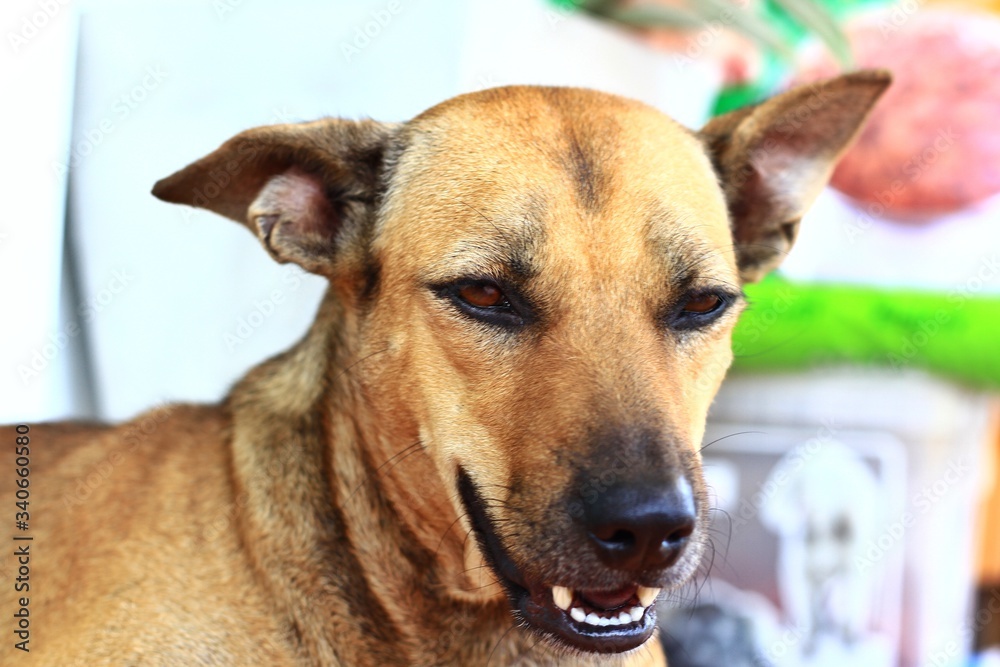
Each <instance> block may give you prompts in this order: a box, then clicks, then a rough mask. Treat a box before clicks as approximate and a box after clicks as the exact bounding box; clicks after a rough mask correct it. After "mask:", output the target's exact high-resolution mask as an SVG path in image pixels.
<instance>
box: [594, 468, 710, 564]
mask: <svg viewBox="0 0 1000 667" xmlns="http://www.w3.org/2000/svg"><path fill="white" fill-rule="evenodd" d="M584 521H585V524H584V528H585V530H586V531H587V533H588V535H589V538H590V542H591V545H592V547H593V549H594V551H595V555H596V556H597V557H598V558H599V559H600V560H601V562H602V563H604V564H605V565H607V566H608V567H611V568H614V569H618V570H632V571H639V570H651V569H665V568H668V567H671V566H672V565H673V564H674V563H676V562H677V561H678V559H679V558H680V557H681V554H682V553H683V551H684V549H685V548H686V547H687V543H688V542H689V539H690V538H691V536H692V535H693V534H694V532H695V524H696V516H695V507H694V498H693V496H692V494H691V490H690V485H688V484H687V483H686V481H685V480H684V479H683V478H680V479H679V480H676V481H674V482H673V484H672V485H670V484H668V485H662V484H657V485H650V486H643V485H638V484H636V485H621V486H619V487H612V488H610V489H608V490H607V491H606V492H605V494H604V495H603V496H602V498H601V502H600V503H593V504H592V505H590V506H588V508H587V512H586V515H585V519H584Z"/></svg>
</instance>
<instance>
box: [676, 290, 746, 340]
mask: <svg viewBox="0 0 1000 667" xmlns="http://www.w3.org/2000/svg"><path fill="white" fill-rule="evenodd" d="M735 299H736V295H727V294H726V293H725V292H718V291H705V292H700V291H699V292H693V293H690V294H688V295H687V296H686V297H685V298H684V299H683V300H682V301H680V302H679V303H678V304H677V305H676V306H674V309H673V311H672V312H671V314H670V315H669V316H668V321H669V323H670V326H671V327H672V328H674V329H678V330H684V329H699V328H701V327H706V326H708V325H709V324H711V323H712V322H714V321H715V320H717V319H718V318H719V317H720V316H721V315H722V314H723V313H724V312H726V308H727V307H728V306H729V304H730V303H732V302H733V301H734V300H735Z"/></svg>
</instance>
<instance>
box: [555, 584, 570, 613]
mask: <svg viewBox="0 0 1000 667" xmlns="http://www.w3.org/2000/svg"><path fill="white" fill-rule="evenodd" d="M552 601H553V602H555V603H556V606H557V607H559V608H560V609H562V610H563V611H566V610H567V609H569V604H570V603H571V602H572V601H573V591H571V590H570V589H568V588H566V587H565V586H553V587H552Z"/></svg>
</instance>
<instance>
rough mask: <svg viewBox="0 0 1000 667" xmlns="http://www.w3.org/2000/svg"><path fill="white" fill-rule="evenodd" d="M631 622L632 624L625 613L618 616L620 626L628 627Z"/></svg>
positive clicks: (630, 618) (629, 617)
mask: <svg viewBox="0 0 1000 667" xmlns="http://www.w3.org/2000/svg"><path fill="white" fill-rule="evenodd" d="M641 615H642V614H640V616H641ZM631 622H632V616H631V615H630V614H629V613H628V612H627V611H623V612H622V613H620V614H618V623H619V624H620V625H628V624H629V623H631Z"/></svg>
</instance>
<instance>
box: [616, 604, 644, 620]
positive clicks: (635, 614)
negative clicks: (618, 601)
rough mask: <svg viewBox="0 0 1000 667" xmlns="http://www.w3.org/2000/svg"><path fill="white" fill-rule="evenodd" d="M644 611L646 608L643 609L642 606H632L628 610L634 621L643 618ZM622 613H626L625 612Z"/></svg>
mask: <svg viewBox="0 0 1000 667" xmlns="http://www.w3.org/2000/svg"><path fill="white" fill-rule="evenodd" d="M644 611H645V609H643V608H642V607H632V608H631V609H629V610H628V615H629V617H630V618H631V619H632V621H633V622H635V621H638V620H639V619H640V618H642V612H644ZM622 613H623V614H624V613H625V612H622Z"/></svg>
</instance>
